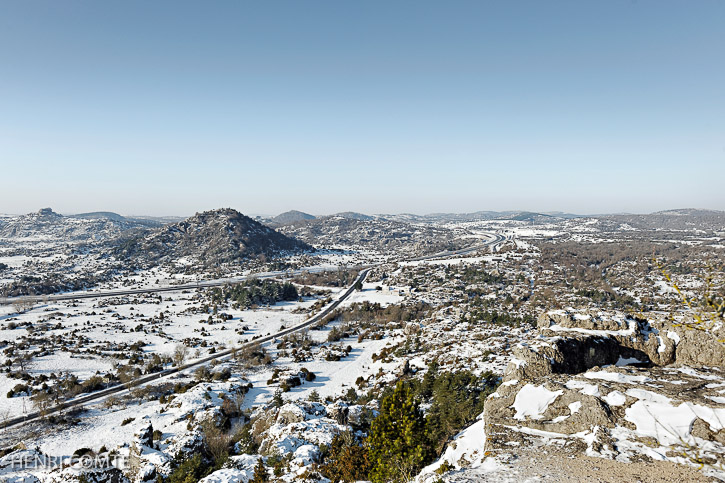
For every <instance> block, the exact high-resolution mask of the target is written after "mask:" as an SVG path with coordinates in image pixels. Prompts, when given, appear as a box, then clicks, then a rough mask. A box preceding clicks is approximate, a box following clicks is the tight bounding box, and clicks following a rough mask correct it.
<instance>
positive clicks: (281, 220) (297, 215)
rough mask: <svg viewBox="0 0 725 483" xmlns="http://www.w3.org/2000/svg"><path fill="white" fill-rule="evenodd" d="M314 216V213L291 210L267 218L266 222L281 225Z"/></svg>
mask: <svg viewBox="0 0 725 483" xmlns="http://www.w3.org/2000/svg"><path fill="white" fill-rule="evenodd" d="M315 218H316V217H315V216H314V215H310V214H309V213H304V212H302V211H297V210H291V211H286V212H284V213H281V214H279V215H277V216H275V217H274V218H271V219H269V220H268V222H267V224H268V225H270V226H282V225H289V224H290V223H296V222H298V221H305V220H314V219H315Z"/></svg>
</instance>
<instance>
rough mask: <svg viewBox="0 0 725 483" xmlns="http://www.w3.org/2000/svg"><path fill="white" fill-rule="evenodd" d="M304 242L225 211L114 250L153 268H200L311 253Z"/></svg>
mask: <svg viewBox="0 0 725 483" xmlns="http://www.w3.org/2000/svg"><path fill="white" fill-rule="evenodd" d="M310 249H311V247H310V246H309V245H307V244H306V243H304V242H301V241H299V240H295V239H294V238H290V237H288V236H285V235H283V234H281V233H279V232H277V231H275V230H273V229H272V228H269V227H267V226H265V225H262V224H261V223H259V222H257V221H255V220H253V219H251V218H249V217H247V216H245V215H243V214H241V213H239V212H238V211H236V210H233V209H229V208H224V209H219V210H212V211H205V212H203V213H197V214H196V215H194V216H192V217H190V218H187V219H186V220H184V221H181V222H179V223H172V224H169V225H166V226H164V227H162V228H160V229H158V230H156V231H154V232H152V233H150V234H146V235H142V236H138V237H133V238H130V239H128V240H126V241H124V242H123V243H121V244H120V245H119V246H117V247H116V248H115V250H114V254H115V255H116V256H117V257H119V258H122V259H128V260H132V261H134V262H136V263H139V264H141V265H156V264H160V263H165V262H169V261H178V260H181V259H186V260H188V261H189V262H191V263H198V264H201V265H203V266H206V267H209V266H217V265H221V264H225V263H230V262H234V261H238V260H241V259H245V258H249V257H253V256H259V255H265V256H268V257H274V256H279V255H280V254H282V253H284V252H300V251H306V250H310Z"/></svg>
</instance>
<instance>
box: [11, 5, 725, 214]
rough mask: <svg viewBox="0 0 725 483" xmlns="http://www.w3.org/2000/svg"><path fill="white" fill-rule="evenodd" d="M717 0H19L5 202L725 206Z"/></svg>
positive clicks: (724, 75)
mask: <svg viewBox="0 0 725 483" xmlns="http://www.w3.org/2000/svg"><path fill="white" fill-rule="evenodd" d="M723 45H725V2H719V1H714V0H713V1H708V0H703V1H700V2H678V1H638V2H631V1H628V0H626V1H625V0H622V1H609V2H576V1H563V0H562V1H551V2H538V1H516V2H496V3H493V2H479V1H460V2H454V3H446V4H443V3H439V2H429V1H423V2H395V3H389V2H365V3H340V2H322V1H319V2H304V3H300V2H275V3H274V4H269V3H267V4H243V3H238V2H226V1H221V2H214V3H212V4H201V3H195V2H187V1H175V2H168V1H159V2H152V3H148V2H140V1H129V2H123V3H106V2H86V1H67V2H53V1H48V0H45V1H43V0H40V1H37V2H9V3H6V4H5V5H4V9H3V15H2V16H0V59H1V60H2V62H0V92H2V111H1V112H2V113H1V114H0V163H1V166H2V168H1V170H0V172H1V173H2V179H3V180H4V181H5V183H4V184H3V187H2V190H0V212H6V213H28V212H32V211H37V210H38V209H39V208H40V207H46V206H49V207H52V208H53V209H54V210H56V211H57V212H61V213H82V212H92V211H114V212H117V213H126V214H136V215H139V214H144V213H146V214H149V215H151V216H184V214H193V213H195V212H200V211H205V210H208V209H214V208H219V207H223V206H231V207H235V209H238V210H239V211H242V212H244V213H270V214H275V213H281V212H284V211H287V210H289V209H291V208H290V207H292V209H297V210H300V211H304V212H308V213H313V214H317V213H333V212H339V211H357V212H362V213H369V214H371V213H416V214H424V213H433V212H475V211H506V210H519V209H521V210H522V211H523V210H526V211H534V212H548V211H563V212H570V213H579V214H589V213H619V212H632V213H649V212H655V211H661V210H667V209H673V208H678V207H691V206H695V207H702V208H707V209H715V210H725V196H723V194H722V180H723V179H725V117H724V116H723V113H724V112H725V93H724V91H723V89H722V86H723V85H725V63H723V62H722V46H723Z"/></svg>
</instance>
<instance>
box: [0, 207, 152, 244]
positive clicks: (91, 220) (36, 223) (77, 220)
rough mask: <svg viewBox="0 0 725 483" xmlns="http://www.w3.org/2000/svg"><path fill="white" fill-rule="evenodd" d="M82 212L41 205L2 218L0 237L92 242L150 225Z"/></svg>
mask: <svg viewBox="0 0 725 483" xmlns="http://www.w3.org/2000/svg"><path fill="white" fill-rule="evenodd" d="M86 215H87V216H78V215H75V216H63V215H61V214H59V213H56V212H55V211H53V210H52V209H51V208H43V209H41V210H39V211H37V212H35V213H28V214H26V215H20V216H13V217H6V218H3V219H2V222H1V223H0V238H12V239H34V240H43V239H50V240H56V241H57V240H63V241H66V242H93V241H104V240H109V239H112V238H115V237H118V236H120V235H121V234H123V233H126V232H129V231H133V230H139V229H147V228H149V227H150V225H149V224H148V223H144V222H139V221H137V220H133V219H127V218H124V217H123V216H121V215H117V214H115V213H109V214H107V215H104V214H101V213H97V214H90V213H89V214H86ZM154 226H158V225H154Z"/></svg>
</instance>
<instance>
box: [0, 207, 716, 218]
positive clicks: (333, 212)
mask: <svg viewBox="0 0 725 483" xmlns="http://www.w3.org/2000/svg"><path fill="white" fill-rule="evenodd" d="M45 208H51V209H52V210H53V211H54V212H55V213H58V214H60V215H63V216H75V215H82V214H90V213H103V212H106V213H115V214H118V215H121V216H124V217H127V218H133V217H148V218H188V217H191V216H194V214H196V213H201V212H203V211H209V210H214V209H224V208H231V209H234V210H237V211H239V212H240V213H242V214H243V215H246V216H249V217H252V218H254V217H262V218H273V217H275V216H277V215H280V214H283V213H287V212H290V211H300V212H303V213H306V214H309V215H314V216H316V217H324V216H330V215H335V214H340V213H360V214H364V215H371V216H385V215H388V216H396V215H415V216H426V215H464V214H473V213H478V212H487V211H490V212H498V213H508V212H513V213H517V212H522V213H540V214H545V215H555V214H557V213H560V214H565V215H576V216H582V217H587V216H606V215H647V214H652V213H658V212H666V211H677V210H686V209H695V210H704V211H723V210H715V209H712V208H703V207H691V206H687V207H685V206H681V207H677V208H675V207H671V208H666V209H662V210H655V211H650V212H635V211H626V212H625V211H617V212H614V211H610V212H607V211H604V212H599V213H576V212H572V211H562V210H547V211H541V210H527V209H520V210H485V209H484V210H467V211H431V212H425V213H415V212H384V213H383V212H379V213H372V212H363V211H359V210H336V211H330V212H326V213H311V212H307V211H304V210H297V209H295V208H291V209H289V210H284V211H281V212H277V213H264V212H259V213H253V212H246V211H244V210H241V209H239V208H236V207H234V206H218V207H216V208H210V209H209V210H197V211H195V212H193V213H186V214H169V213H166V214H149V213H122V212H118V211H114V210H93V211H77V212H62V211H59V210H56V209H55V208H53V207H52V206H44V207H42V208H38V209H37V210H31V211H29V212H24V213H8V212H0V215H3V216H21V215H26V214H30V213H36V212H38V211H40V210H41V209H45Z"/></svg>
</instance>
